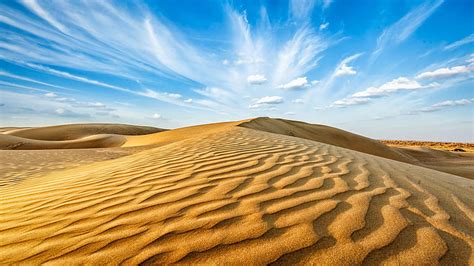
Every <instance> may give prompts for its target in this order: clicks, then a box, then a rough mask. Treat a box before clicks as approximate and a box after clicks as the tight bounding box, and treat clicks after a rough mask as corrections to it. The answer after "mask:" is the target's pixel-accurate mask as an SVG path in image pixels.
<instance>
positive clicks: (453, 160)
mask: <svg viewBox="0 0 474 266" xmlns="http://www.w3.org/2000/svg"><path fill="white" fill-rule="evenodd" d="M392 149H396V150H398V151H399V152H401V153H404V154H407V155H409V156H411V157H412V158H414V159H415V161H414V162H413V163H414V164H417V165H420V166H423V167H427V168H431V169H435V170H438V171H441V172H446V173H450V174H454V175H458V176H462V177H467V178H470V179H474V153H472V152H451V151H441V150H434V149H431V148H426V147H393V148H392Z"/></svg>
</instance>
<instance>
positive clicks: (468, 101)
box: [409, 98, 474, 114]
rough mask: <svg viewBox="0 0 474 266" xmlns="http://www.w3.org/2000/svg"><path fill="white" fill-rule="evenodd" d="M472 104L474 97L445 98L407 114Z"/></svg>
mask: <svg viewBox="0 0 474 266" xmlns="http://www.w3.org/2000/svg"><path fill="white" fill-rule="evenodd" d="M469 104H474V98H472V99H459V100H447V101H443V102H439V103H435V104H433V105H431V106H429V107H425V108H421V109H419V110H415V111H412V112H410V113H409V114H418V113H429V112H436V111H440V110H442V109H445V108H449V107H455V106H463V105H469Z"/></svg>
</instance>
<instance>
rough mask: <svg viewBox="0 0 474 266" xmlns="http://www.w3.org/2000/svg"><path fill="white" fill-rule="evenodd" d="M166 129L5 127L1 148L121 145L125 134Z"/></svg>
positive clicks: (107, 125) (84, 126) (134, 127)
mask: <svg viewBox="0 0 474 266" xmlns="http://www.w3.org/2000/svg"><path fill="white" fill-rule="evenodd" d="M161 131H164V130H163V129H159V128H154V127H144V126H133V125H121V124H71V125H61V126H50V127H37V128H20V129H12V130H3V131H2V132H1V134H0V150H45V149H85V148H110V147H120V146H122V145H123V144H124V143H125V142H126V136H132V135H144V134H152V133H156V132H161Z"/></svg>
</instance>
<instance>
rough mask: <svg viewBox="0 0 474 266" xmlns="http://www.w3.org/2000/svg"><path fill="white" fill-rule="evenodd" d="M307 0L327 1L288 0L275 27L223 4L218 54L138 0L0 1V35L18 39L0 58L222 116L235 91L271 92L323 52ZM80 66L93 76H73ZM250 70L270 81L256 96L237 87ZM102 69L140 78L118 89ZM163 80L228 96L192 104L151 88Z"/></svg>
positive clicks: (235, 107) (234, 107) (324, 43)
mask: <svg viewBox="0 0 474 266" xmlns="http://www.w3.org/2000/svg"><path fill="white" fill-rule="evenodd" d="M315 2H316V3H323V6H326V7H327V5H329V4H330V2H329V1H323V2H322V1H320V0H316V1H300V0H295V1H294V2H293V3H291V4H292V5H293V9H292V11H290V12H293V13H292V14H293V15H291V16H289V19H288V20H287V21H284V22H281V21H279V22H277V23H276V24H275V25H272V24H271V23H270V22H272V21H270V20H269V19H268V14H266V9H265V8H264V7H262V8H261V12H260V17H257V18H256V22H255V26H254V25H253V24H252V25H250V24H249V21H248V20H247V15H246V13H245V12H239V11H237V9H235V8H233V7H232V4H228V5H225V8H224V12H225V15H226V18H227V19H228V22H229V23H225V24H223V25H229V26H230V27H229V28H226V29H223V32H226V33H227V32H228V33H229V35H230V38H229V40H225V41H222V42H221V43H222V44H223V47H222V49H218V50H215V49H208V47H206V46H203V45H200V44H199V45H197V44H195V42H194V41H193V40H192V36H190V35H191V34H188V32H182V31H180V29H179V27H178V26H177V25H173V24H171V23H172V22H171V21H172V20H165V19H161V18H160V17H156V16H154V15H153V12H151V10H148V9H147V7H146V5H142V4H141V3H138V4H133V3H132V4H131V5H120V4H115V3H113V2H108V1H96V2H88V1H85V2H84V1H39V0H38V1H32V0H30V1H28V0H25V1H24V6H25V7H26V8H16V7H14V6H11V5H7V4H0V5H1V9H2V16H0V23H2V24H5V25H7V27H6V28H5V29H4V30H5V33H6V34H4V35H3V34H2V36H17V37H18V38H9V39H8V40H5V39H3V40H4V41H3V42H0V46H2V47H3V48H2V59H4V60H6V61H8V62H11V63H13V64H16V65H18V66H20V67H24V66H27V67H30V68H33V69H34V70H37V71H41V72H43V74H48V75H55V76H58V77H61V78H65V79H69V80H73V81H78V82H81V83H85V84H81V85H95V86H101V87H105V88H109V89H114V90H117V91H121V92H126V93H129V94H131V95H132V96H143V97H149V98H153V99H157V100H160V101H165V102H167V103H171V104H175V105H178V106H182V107H193V108H198V109H202V110H206V111H210V110H213V111H214V112H221V110H223V109H224V108H223V106H225V107H226V108H227V110H226V112H228V113H232V114H238V113H239V110H240V108H241V104H242V103H241V102H239V101H236V100H235V99H237V98H238V97H239V96H240V95H247V94H248V95H250V96H251V97H256V96H261V95H272V91H271V90H272V89H274V88H275V87H277V86H278V85H280V84H285V83H286V82H288V81H291V80H294V79H297V78H298V77H303V76H305V75H306V73H307V72H308V71H310V70H312V69H313V68H314V67H315V66H316V65H317V64H318V61H319V60H320V58H322V52H323V51H325V50H326V49H327V48H328V47H329V46H330V45H331V43H333V42H335V41H334V39H333V38H332V37H331V36H323V35H320V34H319V31H317V28H318V27H319V25H316V26H315V25H313V24H311V23H307V22H308V21H310V19H311V16H312V13H313V12H312V9H313V8H314V6H315ZM29 11H32V12H34V14H37V15H38V16H34V15H33V16H32V14H31V13H30V12H29ZM294 18H297V19H298V21H294V20H293V19H294ZM252 20H253V18H252ZM293 22H295V23H293ZM280 23H289V24H290V23H293V24H291V25H292V27H288V29H287V30H285V34H283V35H282V34H281V32H279V31H277V30H275V28H276V27H275V26H279V25H281V24H280ZM272 27H275V28H272ZM104 28H106V29H107V31H106V32H104V30H103V29H104ZM221 37H222V36H217V37H216V39H217V38H219V39H222V38H221ZM220 51H224V52H223V53H220ZM223 65H226V67H223ZM65 69H68V70H65ZM84 72H87V73H96V74H94V75H93V76H94V77H92V76H90V75H85V74H78V73H84ZM256 73H259V74H265V76H264V79H265V80H266V81H265V82H266V83H268V84H269V86H265V87H264V86H262V88H261V90H258V92H257V91H256V90H254V88H253V89H251V88H248V87H247V86H245V83H246V79H247V78H248V76H249V75H252V74H256ZM103 74H106V75H111V76H116V77H118V78H120V79H122V78H125V79H128V80H130V81H136V80H139V81H140V82H139V83H136V82H133V83H129V82H125V83H121V84H131V85H130V87H125V86H124V85H120V84H119V83H114V82H112V81H109V80H108V79H107V81H106V80H105V79H102V78H101V76H100V75H103ZM262 76H263V75H262ZM96 77H97V78H96ZM151 77H156V78H151ZM162 77H164V78H166V79H170V80H173V81H177V82H182V83H183V84H186V85H189V84H193V83H197V84H202V86H203V87H219V88H221V89H222V90H223V91H225V92H227V93H228V94H227V95H226V96H225V97H220V96H216V95H215V94H208V95H207V96H205V95H203V94H201V95H203V99H194V103H193V104H192V105H191V104H190V103H189V102H186V100H185V99H187V98H185V97H184V96H188V95H183V97H180V98H177V97H174V94H177V93H174V92H173V91H169V92H163V91H161V90H162V89H161V88H160V87H158V86H157V85H158V84H153V82H155V81H156V80H159V79H161V78H162ZM51 80H53V79H51ZM56 80H57V79H56ZM110 80H117V79H110ZM31 82H33V81H31ZM39 82H41V81H39ZM257 82H263V79H260V80H259V81H257ZM37 84H42V83H38V81H37ZM58 84H59V83H58ZM42 85H45V86H50V85H52V86H57V85H54V84H49V85H47V84H46V83H44V84H42ZM127 86H128V85H127ZM147 87H150V88H154V89H153V90H151V89H148V88H147ZM58 88H59V86H58ZM155 88H156V89H155ZM273 93H274V92H273ZM221 95H222V94H221ZM198 100H199V103H198ZM200 105H201V106H207V108H205V109H203V108H200ZM211 106H212V107H211Z"/></svg>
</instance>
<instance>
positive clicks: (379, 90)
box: [351, 77, 426, 98]
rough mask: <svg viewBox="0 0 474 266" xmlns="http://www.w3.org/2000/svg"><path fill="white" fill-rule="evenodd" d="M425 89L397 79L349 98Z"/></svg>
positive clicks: (401, 78)
mask: <svg viewBox="0 0 474 266" xmlns="http://www.w3.org/2000/svg"><path fill="white" fill-rule="evenodd" d="M422 88H426V86H422V85H421V84H420V83H418V82H417V81H415V80H411V79H408V78H405V77H399V78H396V79H394V80H392V81H389V82H387V83H384V84H382V85H381V86H379V87H370V88H368V89H366V90H364V91H361V92H357V93H354V94H353V95H352V96H351V97H359V98H360V97H379V96H384V95H388V94H390V93H394V92H397V91H400V90H417V89H422Z"/></svg>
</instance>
